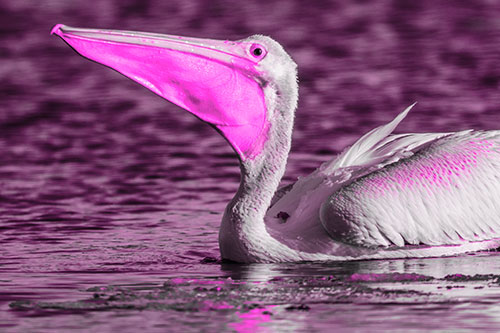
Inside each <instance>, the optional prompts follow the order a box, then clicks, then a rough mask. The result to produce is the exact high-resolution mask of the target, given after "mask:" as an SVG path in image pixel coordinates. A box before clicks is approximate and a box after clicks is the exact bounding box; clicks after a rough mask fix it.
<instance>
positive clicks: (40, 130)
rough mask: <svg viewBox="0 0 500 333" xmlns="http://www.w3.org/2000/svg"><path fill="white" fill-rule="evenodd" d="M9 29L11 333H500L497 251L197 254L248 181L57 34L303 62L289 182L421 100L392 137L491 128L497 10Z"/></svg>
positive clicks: (42, 21) (209, 247)
mask: <svg viewBox="0 0 500 333" xmlns="http://www.w3.org/2000/svg"><path fill="white" fill-rule="evenodd" d="M0 22H1V23H0V38H1V43H0V79H1V81H0V82H1V84H0V100H1V104H0V105H1V108H0V153H1V159H0V244H1V245H0V330H4V331H33V332H34V331H44V330H53V329H59V330H61V331H66V330H69V329H81V330H83V331H86V330H90V329H98V330H101V331H108V330H109V331H111V330H113V331H116V330H118V329H120V330H123V331H137V330H139V329H147V330H149V331H155V330H157V331H164V330H166V329H172V328H173V327H176V328H177V329H178V330H187V329H189V328H191V329H193V330H198V329H201V328H206V329H207V330H236V331H254V330H257V329H259V330H263V331H266V330H269V331H273V330H276V329H285V328H286V329H290V330H305V329H311V330H322V329H326V328H330V329H332V328H339V329H340V328H342V329H346V328H350V329H354V330H356V329H362V328H363V327H364V328H367V327H371V328H379V329H388V328H396V329H401V330H403V329H404V330H411V329H416V330H419V329H432V328H435V329H459V328H461V329H471V328H482V329H484V328H491V329H493V328H495V327H497V328H498V325H499V323H498V319H497V317H498V316H497V313H498V310H499V309H498V306H497V305H496V303H497V300H498V297H499V295H500V291H499V290H498V283H499V280H498V277H497V276H496V274H500V267H499V264H498V259H499V257H498V255H497V254H496V253H486V254H478V255H469V256H463V257H458V258H442V259H429V260H395V261H372V262H359V263H331V264H294V265H225V264H222V265H221V264H220V263H219V262H215V263H213V262H211V260H203V259H204V258H206V257H211V258H218V257H219V252H218V247H217V230H218V225H219V221H220V219H221V214H222V211H223V209H224V206H225V204H226V203H227V202H228V201H229V200H230V198H231V197H232V195H233V193H234V192H235V190H236V188H237V183H238V180H239V170H238V167H237V162H236V158H235V156H234V154H233V152H232V150H231V149H230V147H229V146H227V145H226V143H225V142H224V140H223V139H222V138H221V137H219V136H218V134H217V133H216V132H215V131H213V130H212V129H211V128H210V127H209V126H207V125H205V124H202V123H200V122H199V121H198V120H197V119H195V118H194V117H192V116H191V115H189V114H188V113H187V112H185V111H182V110H181V109H179V108H177V107H175V106H173V105H171V104H169V103H167V102H165V101H164V100H162V99H161V98H159V97H157V96H155V95H154V94H152V93H151V92H149V91H147V90H146V89H144V88H142V87H140V86H138V85H137V84H135V83H133V82H132V81H130V80H127V79H125V78H123V77H122V76H121V75H119V74H118V73H116V72H113V71H111V70H109V69H106V68H104V67H103V66H99V65H97V64H95V63H92V62H89V61H86V60H84V59H83V58H81V57H79V56H77V55H76V54H75V53H74V52H73V51H72V50H71V49H70V48H68V47H67V46H66V45H65V44H64V43H63V42H62V41H61V40H59V39H58V38H55V37H53V36H52V37H51V36H49V31H50V29H51V27H52V26H53V25H54V24H56V23H64V24H67V25H70V26H77V27H93V28H110V29H123V30H139V31H150V32H159V33H168V34H176V35H186V36H196V37H208V38H216V39H233V40H235V39H240V38H244V37H247V36H249V35H251V34H255V33H260V34H266V35H270V36H272V37H273V38H275V39H276V40H278V41H279V42H280V43H281V44H282V45H284V47H285V48H286V49H287V50H288V51H289V53H290V54H291V55H292V57H293V58H294V59H295V60H296V62H297V63H298V65H299V80H300V102H299V109H298V112H297V117H296V126H295V133H294V137H293V140H294V141H293V147H292V153H291V156H290V163H289V166H288V169H287V173H286V176H285V180H284V181H285V182H287V181H292V180H294V179H296V177H297V176H300V175H303V174H306V173H308V172H310V171H312V170H313V169H314V168H315V167H317V166H318V165H319V163H320V162H321V161H325V160H328V159H330V158H331V157H332V156H333V155H334V154H335V153H337V152H338V151H339V150H341V149H342V148H343V147H345V146H346V145H348V144H350V143H352V142H353V141H354V140H355V139H356V138H358V137H359V136H360V135H362V134H363V133H365V132H366V131H368V130H370V129H371V128H373V127H375V126H378V125H380V124H382V123H384V122H387V121H389V120H390V119H392V118H393V117H394V116H395V115H396V114H397V113H398V112H399V111H401V110H402V109H403V108H404V107H406V106H408V105H409V104H411V103H413V102H414V101H418V102H419V104H418V105H417V106H416V108H415V109H414V110H413V111H412V113H410V115H409V116H408V118H407V119H406V120H405V121H404V122H403V124H402V125H401V126H400V127H399V128H398V131H399V132H408V131H410V132H412V131H415V132H433V131H455V130H462V129H467V128H476V129H497V128H499V127H500V125H499V123H500V121H499V120H500V117H499V116H498V110H500V108H499V106H500V96H499V84H500V69H499V66H498V63H499V52H500V4H499V3H497V2H495V1H488V0H481V1H453V2H452V1H444V0H442V1H439V0H438V1H431V0H425V1H401V0H399V1H398V0H394V1H382V0H379V1H367V0H364V1H347V0H345V1H314V2H303V1H285V0H283V1H269V0H266V1H248V2H232V1H227V0H226V1H201V0H200V1H179V2H177V1H176V2H174V1H140V0H137V1H131V0H122V1H92V2H89V1H63V0H60V1H55V0H53V1H44V2H34V1H20V0H3V1H1V2H0ZM200 138H203V139H202V140H200ZM195 143H196V144H195ZM417 273H418V274H423V276H425V278H424V277H418V276H417V277H415V276H413V275H405V274H417ZM457 273H461V274H464V275H467V276H472V275H474V274H476V273H481V274H492V275H488V276H487V275H484V276H483V277H477V276H476V278H474V279H469V280H467V279H462V280H460V279H458V280H457V278H456V276H449V275H450V274H457ZM356 274H373V276H372V275H370V276H371V277H370V278H369V277H366V276H362V278H360V279H358V278H357V276H358V275H356ZM384 274H389V275H384ZM395 274H396V275H395ZM397 274H403V275H401V276H400V275H397ZM446 276H448V277H446ZM277 277H282V278H277ZM283 277H284V278H283ZM227 278H231V279H230V280H227ZM322 279H323V280H322ZM366 279H375V280H376V281H375V282H370V283H371V284H370V283H368V284H367V283H366V281H365V280H366ZM213 284H215V285H217V286H218V285H221V286H222V287H212V285H213ZM205 285H209V286H210V287H209V288H207V287H206V286H205ZM111 286H117V287H111ZM173 286H174V287H173ZM448 287H449V288H448ZM196 288H198V289H196ZM214 288H215V289H214ZM217 288H221V289H220V290H218V289H217ZM204 289H206V290H204ZM393 289H396V290H397V292H390V290H393ZM172 300H177V301H176V302H174V301H172ZM245 304H254V305H252V306H248V305H245ZM294 304H295V305H294ZM297 304H305V305H304V307H302V308H299V306H298V305H297ZM294 306H295V308H294ZM289 307H291V308H289ZM96 310H99V311H96ZM174 324H176V325H180V326H172V325H174Z"/></svg>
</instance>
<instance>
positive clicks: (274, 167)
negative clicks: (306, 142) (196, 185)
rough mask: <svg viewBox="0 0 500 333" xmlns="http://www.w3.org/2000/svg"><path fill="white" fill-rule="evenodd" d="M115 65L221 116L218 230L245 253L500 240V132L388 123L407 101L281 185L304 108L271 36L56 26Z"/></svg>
mask: <svg viewBox="0 0 500 333" xmlns="http://www.w3.org/2000/svg"><path fill="white" fill-rule="evenodd" d="M52 33H53V34H55V35H58V36H59V37H61V38H62V39H63V40H64V41H65V42H66V43H67V44H69V45H70V46H71V47H72V48H73V49H74V50H76V51H77V52H78V53H80V54H81V55H83V56H84V57H86V58H88V59H91V60H93V61H96V62H98V63H101V64H103V65H106V66H108V67H111V68H113V69H115V70H116V71H118V72H120V73H122V74H123V75H125V76H127V77H129V78H131V79H132V80H134V81H136V82H138V83H139V84H141V85H143V86H145V87H146V88H148V89H150V90H151V91H153V92H154V93H156V94H158V95H160V96H161V97H163V98H165V99H167V100H169V101H170V102H172V103H175V104H177V105H178V106H180V107H182V108H183V109H185V110H187V111H189V112H190V113H192V114H193V115H195V116H196V117H198V118H199V119H201V120H202V121H204V122H206V123H208V124H210V125H211V126H213V127H214V128H215V129H216V130H217V131H218V132H219V133H220V134H221V135H222V136H223V137H224V138H225V139H226V140H227V142H228V143H229V144H230V145H231V146H232V148H233V149H234V151H235V152H236V154H237V156H238V158H239V162H240V168H241V181H240V186H239V189H238V191H237V193H236V195H235V196H234V198H233V199H232V200H231V202H230V203H229V204H228V205H227V207H226V209H225V212H224V215H223V218H222V223H221V227H220V232H219V246H220V251H221V256H222V258H223V259H229V260H232V261H236V262H244V263H250V262H294V261H312V260H314V261H316V260H321V261H328V260H359V259H383V258H407V257H435V256H447V255H455V254H460V253H465V252H470V251H479V250H486V249H492V248H497V247H499V246H500V199H499V198H500V151H499V148H500V132H499V131H487V132H484V131H470V130H469V131H462V132H457V133H413V134H397V135H393V134H392V132H393V130H394V129H395V128H396V126H397V125H398V124H399V123H400V122H401V121H402V120H403V119H404V117H405V116H406V115H407V113H408V112H409V110H410V109H411V107H412V106H410V107H408V108H407V109H406V110H404V111H403V112H402V113H400V114H399V115H398V116H397V117H396V118H395V119H394V120H393V121H391V122H390V123H388V124H385V125H382V126H380V127H377V128H375V129H373V130H372V131H370V132H369V133H367V134H365V135H364V136H363V137H361V138H360V139H359V140H358V141H357V142H356V143H354V144H353V145H352V146H350V147H348V148H346V149H345V150H344V151H343V152H342V153H341V154H339V155H338V156H336V157H335V158H333V159H332V160H331V161H328V162H326V163H324V164H323V165H321V166H320V167H319V168H318V169H317V170H316V171H314V172H313V173H312V174H311V175H308V176H306V177H303V178H301V179H299V180H298V181H296V182H295V183H294V184H292V185H289V186H287V187H285V188H282V189H278V186H279V183H280V180H281V178H282V176H283V174H284V172H285V166H286V162H287V158H288V154H289V151H290V145H291V137H292V130H293V121H294V113H295V110H296V108H297V99H298V83H297V66H296V64H295V62H294V61H293V60H292V58H291V57H290V56H289V55H288V54H287V53H286V52H285V51H284V49H283V48H282V47H281V46H280V45H279V44H278V43H277V42H275V41H274V40H272V39H271V38H269V37H266V36H261V35H255V36H251V37H249V38H246V39H243V40H240V41H235V42H232V41H216V40H210V39H200V38H190V37H179V36H171V35H163V34H154V33H144V32H130V31H117V30H97V29H82V28H72V27H68V26H64V25H60V24H59V25H56V26H55V27H54V28H53V30H52Z"/></svg>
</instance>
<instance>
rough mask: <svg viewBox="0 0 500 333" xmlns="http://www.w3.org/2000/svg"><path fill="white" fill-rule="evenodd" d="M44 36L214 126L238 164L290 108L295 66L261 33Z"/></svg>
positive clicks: (60, 31)
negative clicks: (225, 37) (230, 36)
mask: <svg viewBox="0 0 500 333" xmlns="http://www.w3.org/2000/svg"><path fill="white" fill-rule="evenodd" d="M52 34H55V35H57V36H59V37H61V38H62V39H63V40H64V41H65V42H66V43H68V44H69V45H70V46H71V47H72V48H73V49H74V50H75V51H77V52H78V53H80V54H81V55H83V56H84V57H86V58H88V59H90V60H93V61H96V62H98V63H101V64H103V65H106V66H108V67H111V68H113V69H115V70H116V71H118V72H120V73H122V74H124V75H125V76H127V77H129V78H131V79H132V80H134V81H136V82H138V83H140V84H141V85H143V86H145V87H146V88H148V89H150V90H151V91H153V92H154V93H156V94H158V95H160V96H161V97H163V98H165V99H167V100H169V101H170V102H172V103H174V104H177V105H178V106H180V107H181V108H183V109H185V110H187V111H189V112H191V113H192V114H193V115H195V116H196V117H198V118H199V119H201V120H203V121H205V122H207V123H209V124H210V125H212V126H213V127H215V128H216V129H217V131H219V132H220V133H221V134H222V135H223V136H224V138H225V139H226V140H227V141H228V142H229V143H230V144H231V146H232V147H233V149H234V150H235V151H236V153H237V154H238V156H239V158H240V159H241V160H242V161H245V160H247V159H253V158H255V157H256V156H258V155H259V154H261V152H262V149H263V146H264V143H265V142H266V141H267V139H268V134H269V130H270V122H272V120H273V118H274V117H275V116H276V114H275V113H276V111H277V110H278V109H280V110H292V111H293V110H295V107H296V103H297V91H298V87H297V79H296V77H297V70H296V67H297V66H296V64H295V63H294V62H293V60H292V59H291V57H290V56H289V55H288V54H287V53H286V52H285V51H284V49H283V48H282V47H281V45H280V44H278V43H277V42H275V41H274V40H273V39H271V38H269V37H266V36H262V35H254V36H251V37H249V38H246V39H243V40H239V41H235V42H233V41H218V40H211V39H201V38H190V37H179V36H171V35H163V34H154V33H144V32H131V31H117V30H101V29H82V28H72V27H68V26H65V25H62V24H58V25H56V26H55V27H54V28H53V29H52ZM280 96H284V98H280ZM280 103H286V104H287V106H288V107H281V108H280V107H279V106H280ZM292 118H293V116H292Z"/></svg>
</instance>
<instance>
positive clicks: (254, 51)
mask: <svg viewBox="0 0 500 333" xmlns="http://www.w3.org/2000/svg"><path fill="white" fill-rule="evenodd" d="M250 54H251V55H252V56H253V57H254V58H257V59H262V58H264V57H265V56H266V54H267V52H266V49H265V48H264V47H263V46H262V45H259V44H252V46H251V47H250Z"/></svg>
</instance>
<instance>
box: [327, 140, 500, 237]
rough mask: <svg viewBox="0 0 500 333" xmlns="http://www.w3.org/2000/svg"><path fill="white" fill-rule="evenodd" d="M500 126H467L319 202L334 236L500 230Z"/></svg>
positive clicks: (435, 234)
mask: <svg viewBox="0 0 500 333" xmlns="http://www.w3.org/2000/svg"><path fill="white" fill-rule="evenodd" d="M499 171H500V132H499V131H490V132H471V131H464V132H459V133H455V134H453V135H447V136H446V137H441V138H438V139H437V140H433V141H431V143H430V145H428V146H426V147H425V148H422V149H420V150H419V151H418V152H416V153H415V154H414V155H413V156H411V157H408V158H405V159H401V160H400V161H398V162H397V163H393V164H391V165H387V166H386V167H385V168H383V169H379V170H377V171H375V172H372V173H370V174H368V175H366V176H364V177H361V178H358V179H356V180H355V181H353V182H351V183H350V184H347V185H346V186H343V187H342V188H341V189H339V190H338V191H336V192H335V193H333V194H332V195H331V196H330V197H329V198H328V200H326V202H325V203H324V204H323V206H322V207H321V213H320V219H321V222H322V224H323V226H324V228H325V229H326V230H327V232H328V233H329V234H330V236H331V237H332V238H334V239H336V240H339V241H342V242H346V243H350V244H356V245H362V246H393V245H396V246H404V245H409V244H411V245H419V244H426V245H448V244H461V243H463V242H469V241H482V240H488V239H492V238H497V237H500V172H499Z"/></svg>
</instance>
